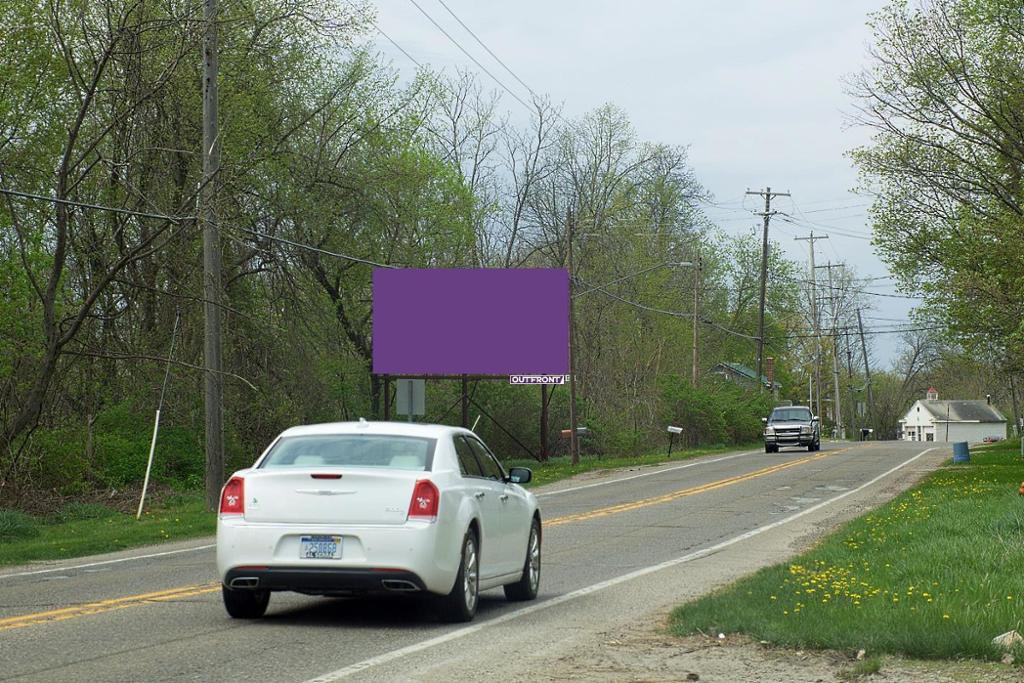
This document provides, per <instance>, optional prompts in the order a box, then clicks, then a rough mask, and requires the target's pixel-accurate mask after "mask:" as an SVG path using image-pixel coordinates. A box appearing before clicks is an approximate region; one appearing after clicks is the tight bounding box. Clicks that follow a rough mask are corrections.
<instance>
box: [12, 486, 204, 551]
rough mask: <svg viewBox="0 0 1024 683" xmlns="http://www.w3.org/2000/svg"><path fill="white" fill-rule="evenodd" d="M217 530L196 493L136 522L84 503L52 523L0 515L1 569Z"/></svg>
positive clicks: (14, 514) (74, 505)
mask: <svg viewBox="0 0 1024 683" xmlns="http://www.w3.org/2000/svg"><path fill="white" fill-rule="evenodd" d="M215 526H216V517H215V515H214V514H213V513H211V512H207V511H206V507H205V505H204V503H203V498H202V496H201V495H198V494H196V495H182V496H176V497H173V498H171V499H170V500H168V501H166V502H165V503H163V504H161V505H160V506H158V507H154V508H153V509H151V510H149V511H146V512H144V513H143V515H142V519H141V520H138V521H136V519H135V515H129V514H124V513H121V512H117V511H115V510H111V509H110V508H107V507H104V506H102V505H96V504H85V503H72V504H70V505H68V506H66V507H65V508H64V509H63V510H61V511H60V512H58V513H56V514H54V515H52V516H50V517H48V518H40V517H30V516H29V515H26V514H23V513H21V512H16V511H14V510H0V565H11V564H22V563H25V562H32V561H38V560H60V559H65V558H69V557H81V556H83V555H93V554H96V553H105V552H111V551H114V550H123V549H125V548H132V547H135V546H140V545H148V544H151V543H160V542H163V541H180V540H184V539H187V538H193V537H196V536H206V535H209V534H212V533H213V532H214V528H215Z"/></svg>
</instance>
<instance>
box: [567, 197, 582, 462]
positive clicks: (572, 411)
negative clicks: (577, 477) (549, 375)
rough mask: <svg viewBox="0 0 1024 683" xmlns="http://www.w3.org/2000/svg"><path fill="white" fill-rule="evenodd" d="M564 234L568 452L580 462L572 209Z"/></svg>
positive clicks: (575, 460) (573, 460)
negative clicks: (566, 284)
mask: <svg viewBox="0 0 1024 683" xmlns="http://www.w3.org/2000/svg"><path fill="white" fill-rule="evenodd" d="M567 218H568V220H567V221H566V235H567V239H568V242H569V244H568V248H567V257H568V259H567V260H568V263H569V429H570V432H569V453H570V455H571V457H572V464H573V465H578V464H580V450H579V440H578V438H577V436H578V435H577V434H576V423H577V416H576V314H575V307H574V306H573V289H574V280H575V277H576V275H575V273H574V272H573V269H572V234H573V224H574V223H575V221H574V219H573V215H572V211H570V212H569V213H568V216H567Z"/></svg>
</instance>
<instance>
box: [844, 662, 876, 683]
mask: <svg viewBox="0 0 1024 683" xmlns="http://www.w3.org/2000/svg"><path fill="white" fill-rule="evenodd" d="M881 670H882V658H881V657H868V658H866V659H864V660H863V661H860V662H857V663H856V664H854V665H853V666H851V667H849V668H847V669H843V670H842V671H840V672H839V674H838V676H839V678H841V679H842V680H844V681H857V680H860V679H862V678H865V677H867V676H874V675H875V674H877V673H879V672H880V671H881Z"/></svg>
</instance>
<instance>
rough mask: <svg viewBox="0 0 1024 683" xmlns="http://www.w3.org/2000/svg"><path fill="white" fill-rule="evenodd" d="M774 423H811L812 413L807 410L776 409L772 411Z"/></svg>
mask: <svg viewBox="0 0 1024 683" xmlns="http://www.w3.org/2000/svg"><path fill="white" fill-rule="evenodd" d="M772 420H773V421H779V422H782V421H785V420H797V421H800V422H810V421H811V411H810V410H808V409H807V408H782V409H779V408H776V409H775V410H773V411H772Z"/></svg>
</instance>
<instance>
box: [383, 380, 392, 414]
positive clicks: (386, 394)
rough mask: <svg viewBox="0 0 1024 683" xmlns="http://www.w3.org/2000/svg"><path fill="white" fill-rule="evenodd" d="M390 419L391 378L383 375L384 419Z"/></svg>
mask: <svg viewBox="0 0 1024 683" xmlns="http://www.w3.org/2000/svg"><path fill="white" fill-rule="evenodd" d="M390 419H391V379H390V378H388V376H387V375H384V421H385V422H387V421H388V420H390Z"/></svg>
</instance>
